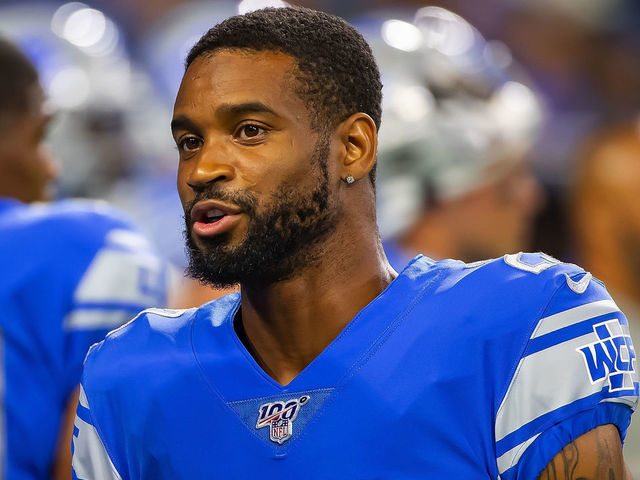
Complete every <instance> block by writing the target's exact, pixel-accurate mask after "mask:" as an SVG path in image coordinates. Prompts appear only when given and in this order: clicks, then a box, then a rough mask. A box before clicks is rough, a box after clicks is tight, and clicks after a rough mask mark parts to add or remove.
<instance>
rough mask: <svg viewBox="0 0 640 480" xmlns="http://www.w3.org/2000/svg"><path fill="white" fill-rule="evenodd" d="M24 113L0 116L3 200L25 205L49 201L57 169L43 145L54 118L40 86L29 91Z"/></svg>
mask: <svg viewBox="0 0 640 480" xmlns="http://www.w3.org/2000/svg"><path fill="white" fill-rule="evenodd" d="M27 93H28V98H29V105H28V108H27V109H26V110H25V111H21V112H0V113H1V114H0V172H1V174H0V196H1V197H10V198H15V199H17V200H20V201H22V202H25V203H31V202H37V201H44V200H47V199H48V197H49V194H48V186H49V184H50V183H51V181H52V180H53V179H54V178H55V177H56V174H57V169H56V166H55V164H54V163H53V160H52V159H51V156H50V155H49V152H48V151H47V148H46V146H45V144H44V138H45V134H46V129H47V126H48V125H49V122H50V121H51V115H50V114H49V113H48V112H47V111H46V109H45V108H44V99H45V97H44V93H43V91H42V88H41V87H40V85H38V84H34V85H32V86H31V87H29V88H28V89H27Z"/></svg>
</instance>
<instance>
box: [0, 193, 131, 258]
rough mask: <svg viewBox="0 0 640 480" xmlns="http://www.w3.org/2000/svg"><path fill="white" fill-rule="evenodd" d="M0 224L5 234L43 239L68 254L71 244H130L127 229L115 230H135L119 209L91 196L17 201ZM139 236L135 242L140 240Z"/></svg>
mask: <svg viewBox="0 0 640 480" xmlns="http://www.w3.org/2000/svg"><path fill="white" fill-rule="evenodd" d="M0 228H1V229H2V231H3V234H4V235H5V237H6V238H9V237H10V238H12V239H19V240H20V241H21V242H26V244H27V245H37V244H38V243H39V242H46V244H47V246H48V247H49V249H51V248H54V249H56V250H68V251H69V252H70V254H73V251H74V248H80V249H81V250H82V248H83V247H84V248H88V247H92V248H98V247H99V246H100V245H101V244H103V243H104V242H105V241H113V242H115V243H120V244H122V243H128V244H133V242H134V239H133V236H132V234H131V233H129V234H123V233H117V232H132V233H134V234H137V229H136V228H135V226H134V225H133V223H132V222H131V221H130V220H129V218H128V217H127V216H126V215H125V214H124V213H123V212H121V211H119V210H117V209H115V208H113V207H111V206H109V204H107V203H106V202H103V201H92V200H64V201H58V202H53V203H42V204H38V203H37V204H30V205H23V204H19V205H17V206H15V207H13V208H11V209H10V210H8V211H7V212H5V214H4V215H3V216H2V217H1V218H0ZM114 231H115V232H116V233H111V232H114ZM110 233H111V237H110V238H107V236H108V235H109V234H110ZM125 237H128V238H125ZM140 238H141V237H138V238H136V239H135V242H137V243H140V242H141V240H140ZM65 247H68V248H65Z"/></svg>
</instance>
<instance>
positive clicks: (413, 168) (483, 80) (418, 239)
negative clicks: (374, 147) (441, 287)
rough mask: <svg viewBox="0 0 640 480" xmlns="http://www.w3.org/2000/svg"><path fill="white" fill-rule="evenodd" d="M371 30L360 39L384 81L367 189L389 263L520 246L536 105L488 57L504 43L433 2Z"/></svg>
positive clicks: (528, 205)
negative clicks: (375, 165)
mask: <svg viewBox="0 0 640 480" xmlns="http://www.w3.org/2000/svg"><path fill="white" fill-rule="evenodd" d="M376 27H377V28H371V27H370V28H369V29H366V30H365V35H366V36H368V37H370V38H371V44H372V46H373V47H372V48H373V51H374V54H375V56H376V60H377V61H378V63H379V65H380V70H381V75H382V83H383V84H384V88H383V115H382V128H381V131H380V147H379V153H378V158H379V171H378V185H377V192H378V195H377V196H378V207H379V210H378V213H379V215H378V219H379V223H380V228H381V234H382V237H383V239H384V240H385V251H386V253H387V257H388V258H389V261H390V263H391V265H392V266H393V267H394V268H396V269H401V268H402V267H404V266H405V265H406V264H407V263H408V262H409V260H411V258H412V257H413V256H414V255H416V254H417V253H424V254H426V255H428V256H430V257H432V258H435V259H443V258H455V259H460V260H464V261H466V262H474V261H478V260H483V259H486V258H495V257H499V256H502V255H504V254H505V253H512V252H518V251H521V250H526V249H527V248H528V247H529V244H530V240H531V238H530V237H531V233H532V232H531V228H532V222H533V219H534V216H535V214H536V213H537V212H538V211H539V209H540V207H541V204H542V193H541V189H540V186H539V185H538V183H537V180H536V179H535V177H534V176H533V174H532V173H531V171H530V170H529V167H528V165H527V164H526V163H525V161H524V159H525V156H526V153H527V151H528V149H529V148H530V146H531V145H532V143H533V141H534V139H535V136H536V131H537V129H538V127H539V125H540V122H541V119H542V107H541V104H540V102H539V100H538V99H537V98H536V96H535V94H534V93H533V92H532V91H531V90H530V89H529V88H528V87H527V86H525V85H524V84H523V83H521V82H518V81H516V78H519V77H521V76H522V74H521V73H520V72H519V70H518V69H517V66H516V65H514V63H513V61H509V63H508V64H507V65H498V64H497V61H498V60H497V57H499V56H502V57H505V56H508V54H506V53H505V49H506V48H507V47H506V46H504V45H499V44H497V43H496V42H492V43H489V42H486V41H485V39H484V38H483V37H482V35H481V34H480V33H479V32H478V31H477V30H475V29H474V28H473V27H472V26H471V25H470V24H469V23H468V22H466V21H465V20H464V19H463V18H461V17H459V16H458V15H455V14H454V13H452V12H449V11H447V10H445V9H442V8H438V7H425V8H421V9H419V10H418V12H417V13H416V15H415V19H414V20H413V22H404V21H401V20H398V19H388V20H385V21H384V22H382V23H381V24H379V25H376ZM371 30H373V31H371ZM461 32H468V33H466V35H467V36H466V37H465V38H467V37H468V40H467V43H468V44H467V45H465V47H464V48H465V49H464V51H461V50H462V47H459V48H455V49H454V47H452V45H456V41H457V42H461V40H460V39H459V37H458V36H460V35H461ZM406 38H417V39H419V41H416V43H419V46H418V45H416V46H415V47H414V48H412V49H409V48H408V46H407V45H406ZM456 39H457V40H456ZM407 50H409V51H407ZM502 62H506V61H505V60H502Z"/></svg>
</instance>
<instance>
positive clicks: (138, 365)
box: [83, 294, 238, 393]
mask: <svg viewBox="0 0 640 480" xmlns="http://www.w3.org/2000/svg"><path fill="white" fill-rule="evenodd" d="M237 300H238V294H230V295H227V296H225V297H222V298H220V299H217V300H214V301H212V302H209V303H207V304H205V305H203V306H201V307H199V308H190V309H187V310H172V309H159V308H149V309H146V310H143V311H142V312H140V313H139V314H138V315H137V316H136V317H135V318H134V319H133V320H131V321H129V322H128V323H126V324H124V325H122V326H121V327H119V328H117V329H115V330H113V331H111V332H109V333H108V334H107V336H106V337H105V338H104V340H103V341H101V342H99V343H97V344H95V345H93V346H92V347H91V348H90V349H89V353H88V354H87V357H86V359H85V366H84V374H83V384H84V386H85V390H87V393H89V392H90V391H91V390H92V386H94V385H96V384H101V385H102V387H101V389H104V388H107V389H108V388H109V387H106V386H107V385H111V387H113V388H117V386H118V385H119V384H120V383H122V382H127V381H130V380H133V381H143V382H144V381H145V375H146V374H153V372H154V371H162V368H163V366H167V368H171V367H172V366H171V365H170V364H171V362H173V361H175V359H176V358H177V356H180V355H183V354H184V355H186V356H188V357H189V358H191V357H192V351H191V326H192V324H193V322H194V321H196V319H198V321H200V320H202V321H208V322H211V323H212V325H213V326H214V327H219V326H221V325H222V322H223V319H224V317H225V316H226V315H227V313H228V312H229V310H230V309H231V308H232V307H233V305H235V303H236V302H237Z"/></svg>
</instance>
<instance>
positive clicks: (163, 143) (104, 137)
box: [0, 2, 171, 197]
mask: <svg viewBox="0 0 640 480" xmlns="http://www.w3.org/2000/svg"><path fill="white" fill-rule="evenodd" d="M0 33H2V34H4V35H6V36H7V37H8V38H10V39H12V40H13V41H14V42H15V43H16V44H18V45H19V46H20V48H21V49H22V50H23V51H24V52H25V53H26V54H27V56H28V57H29V58H30V59H31V60H32V61H33V63H34V64H35V66H36V68H37V69H38V71H39V74H40V80H41V83H42V85H43V87H44V90H45V92H46V93H47V95H48V102H49V104H50V106H51V109H52V110H54V111H55V113H56V116H55V121H54V122H53V125H52V127H51V131H50V134H49V136H48V137H49V138H48V143H49V146H50V149H51V150H52V152H53V154H54V156H55V157H56V158H57V160H58V161H59V162H60V163H61V166H62V172H61V175H60V178H59V185H58V188H59V190H60V195H61V196H83V197H99V196H102V195H104V194H105V193H106V192H107V191H108V190H109V188H110V187H111V185H112V183H113V182H115V181H117V180H118V179H119V178H120V177H122V176H124V175H127V174H128V173H130V172H131V171H132V170H135V169H137V168H140V167H141V166H142V165H144V164H145V161H146V160H148V159H151V158H154V159H155V158H156V157H157V156H158V155H159V152H160V151H164V149H165V148H166V149H167V150H169V151H170V149H171V143H170V140H171V139H170V137H169V136H168V135H167V134H166V132H167V129H168V127H167V125H168V124H169V119H170V113H169V111H168V109H166V108H165V110H166V114H165V115H162V114H159V110H160V109H162V106H161V105H159V103H158V101H157V99H156V98H155V97H154V94H153V89H152V88H150V85H151V84H150V81H149V79H148V77H147V76H146V75H145V74H144V73H143V72H142V71H140V70H139V69H137V68H136V66H135V65H134V64H132V62H131V61H130V59H129V56H128V54H127V51H126V49H125V45H124V40H123V35H122V31H121V29H120V28H119V26H118V25H117V24H116V23H115V22H114V21H113V20H112V19H111V18H109V17H108V16H107V15H105V14H104V13H103V12H101V11H99V10H97V9H95V8H91V7H89V6H88V5H86V4H83V3H80V2H70V3H66V4H64V5H62V6H59V7H56V6H54V5H50V4H46V3H31V2H23V3H20V4H16V5H10V6H2V7H0ZM158 118H163V120H164V121H165V122H166V123H165V124H164V125H163V128H162V130H159V129H157V128H155V126H156V125H157V122H158V120H157V119H158Z"/></svg>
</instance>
